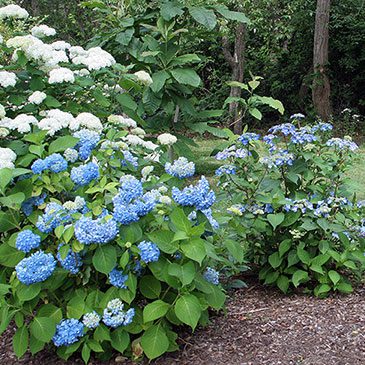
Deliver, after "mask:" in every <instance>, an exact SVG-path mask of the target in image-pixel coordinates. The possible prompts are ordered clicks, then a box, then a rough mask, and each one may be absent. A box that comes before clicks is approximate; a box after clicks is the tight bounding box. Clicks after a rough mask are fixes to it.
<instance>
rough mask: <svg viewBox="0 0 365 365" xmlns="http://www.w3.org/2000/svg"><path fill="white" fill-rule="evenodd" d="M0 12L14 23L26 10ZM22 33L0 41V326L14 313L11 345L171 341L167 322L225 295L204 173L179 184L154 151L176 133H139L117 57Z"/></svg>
mask: <svg viewBox="0 0 365 365" xmlns="http://www.w3.org/2000/svg"><path fill="white" fill-rule="evenodd" d="M0 18H1V19H4V20H5V21H6V22H7V24H8V26H9V27H10V28H11V27H12V26H13V25H14V23H15V22H23V23H24V24H23V25H24V28H26V25H27V18H28V13H27V12H26V11H25V10H24V9H22V8H20V7H18V6H16V5H11V6H7V7H4V8H0ZM31 33H32V34H17V35H15V36H14V37H11V38H6V39H3V37H1V42H0V43H1V45H0V47H1V49H2V51H3V52H4V54H7V55H8V57H7V58H5V60H7V61H5V62H6V64H4V65H2V68H1V70H0V86H1V88H0V125H1V128H0V134H1V137H0V146H1V147H0V193H1V197H0V204H1V211H0V235H1V245H0V268H1V274H0V292H1V301H0V319H1V322H0V332H1V333H3V332H4V331H5V330H6V329H7V327H8V326H9V324H10V323H11V321H14V323H15V325H16V328H17V329H16V331H15V334H14V337H13V347H14V351H15V353H16V355H17V356H18V357H22V356H23V355H24V354H25V352H26V351H27V350H28V349H29V351H30V352H31V353H32V354H33V355H34V354H35V353H37V352H39V351H41V350H42V349H43V348H44V347H45V346H53V347H54V349H55V350H56V351H57V354H58V355H59V356H60V357H62V358H63V359H68V358H69V357H70V356H71V355H72V354H74V353H75V352H77V351H78V352H80V353H81V356H82V358H83V360H84V361H85V363H87V362H88V361H89V358H90V356H91V353H95V356H97V357H99V358H100V359H103V360H106V359H109V358H110V357H111V356H112V355H113V352H115V351H117V352H119V353H123V354H125V355H127V356H130V357H132V358H134V359H137V358H140V357H141V356H143V355H146V356H147V357H148V358H149V359H153V358H156V357H158V356H160V355H162V354H163V353H165V352H166V351H174V350H176V349H178V346H177V344H176V339H177V334H176V327H177V326H181V325H188V326H190V327H191V328H192V329H193V330H194V329H195V328H196V326H197V325H198V324H206V323H207V322H208V318H209V315H208V310H209V309H215V310H219V309H221V308H222V307H223V305H224V302H225V294H224V291H223V289H222V287H221V285H220V284H219V273H218V271H216V270H215V269H214V267H215V265H216V264H217V263H218V261H223V259H220V258H219V257H218V256H217V254H216V248H215V246H214V233H213V232H214V229H216V228H217V222H216V220H215V219H214V218H213V216H212V210H211V206H212V204H213V203H214V201H215V194H214V192H213V191H212V190H211V188H210V186H209V183H208V181H207V180H206V179H205V178H204V177H201V178H200V180H198V181H196V182H195V184H194V185H190V186H188V187H184V186H185V182H184V179H186V178H189V177H191V176H193V175H194V172H195V166H194V164H193V163H189V161H187V160H186V159H184V158H179V159H178V160H176V161H169V162H168V161H167V160H168V156H169V149H170V148H171V146H172V145H173V144H174V143H176V141H177V140H176V137H174V136H172V135H170V134H162V135H160V136H158V138H157V139H154V140H151V139H149V138H147V136H146V133H145V131H144V130H143V129H142V128H140V127H138V126H137V123H136V121H135V120H134V119H131V118H130V117H129V116H127V114H133V108H130V106H131V105H133V103H134V101H133V99H132V97H131V96H130V95H129V94H128V91H127V90H126V88H127V87H128V88H133V89H134V92H136V90H138V87H140V86H138V80H136V79H135V77H134V76H133V75H129V74H128V73H127V71H128V68H124V67H121V66H120V65H118V64H117V63H116V62H115V60H114V58H113V57H112V56H111V55H110V54H109V53H107V52H105V51H103V50H102V49H101V48H91V49H89V50H85V49H83V48H81V47H72V46H71V45H69V44H67V43H65V42H63V41H56V42H52V43H47V42H46V41H47V40H48V38H49V37H51V36H54V35H55V33H56V32H55V30H54V29H52V28H49V27H47V26H46V25H39V26H36V27H34V28H32V30H31ZM115 101H116V103H115ZM112 108H113V109H112ZM109 109H112V111H113V112H114V113H118V114H111V115H110V113H108V110H109Z"/></svg>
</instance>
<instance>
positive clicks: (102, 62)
mask: <svg viewBox="0 0 365 365" xmlns="http://www.w3.org/2000/svg"><path fill="white" fill-rule="evenodd" d="M80 48H81V47H80ZM80 48H77V49H76V50H75V49H72V48H71V49H70V57H71V59H72V62H73V63H74V64H75V65H85V66H86V67H87V68H88V69H89V70H90V71H91V70H100V69H101V68H103V67H110V66H113V65H114V64H115V63H116V61H115V59H114V57H113V56H112V55H111V54H110V53H108V52H106V51H104V50H103V49H102V48H100V47H93V48H90V49H89V50H87V51H85V50H84V49H83V48H81V49H80ZM77 53H79V54H77Z"/></svg>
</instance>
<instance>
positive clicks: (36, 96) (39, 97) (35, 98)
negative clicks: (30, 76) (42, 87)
mask: <svg viewBox="0 0 365 365" xmlns="http://www.w3.org/2000/svg"><path fill="white" fill-rule="evenodd" d="M46 97H47V94H46V93H44V92H42V91H35V92H34V93H33V94H32V95H30V96H29V98H28V101H29V102H30V103H32V104H36V105H39V104H42V103H43V101H44V100H45V99H46Z"/></svg>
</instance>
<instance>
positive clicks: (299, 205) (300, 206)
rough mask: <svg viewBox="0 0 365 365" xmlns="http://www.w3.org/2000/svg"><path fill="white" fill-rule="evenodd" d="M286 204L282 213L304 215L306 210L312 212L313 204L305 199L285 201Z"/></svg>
mask: <svg viewBox="0 0 365 365" xmlns="http://www.w3.org/2000/svg"><path fill="white" fill-rule="evenodd" d="M287 201H288V204H286V205H285V206H284V211H286V212H289V211H291V212H298V211H301V212H302V213H306V211H307V210H313V209H314V207H313V203H312V202H310V201H309V200H307V199H300V200H293V199H287Z"/></svg>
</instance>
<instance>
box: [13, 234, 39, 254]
mask: <svg viewBox="0 0 365 365" xmlns="http://www.w3.org/2000/svg"><path fill="white" fill-rule="evenodd" d="M40 243H41V237H40V236H38V235H37V234H35V233H33V232H32V231H31V230H30V229H26V230H24V231H22V232H20V233H19V234H18V237H17V238H16V242H15V246H16V248H17V249H18V250H20V251H23V252H29V251H31V250H33V249H34V248H38V247H39V245H40Z"/></svg>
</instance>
